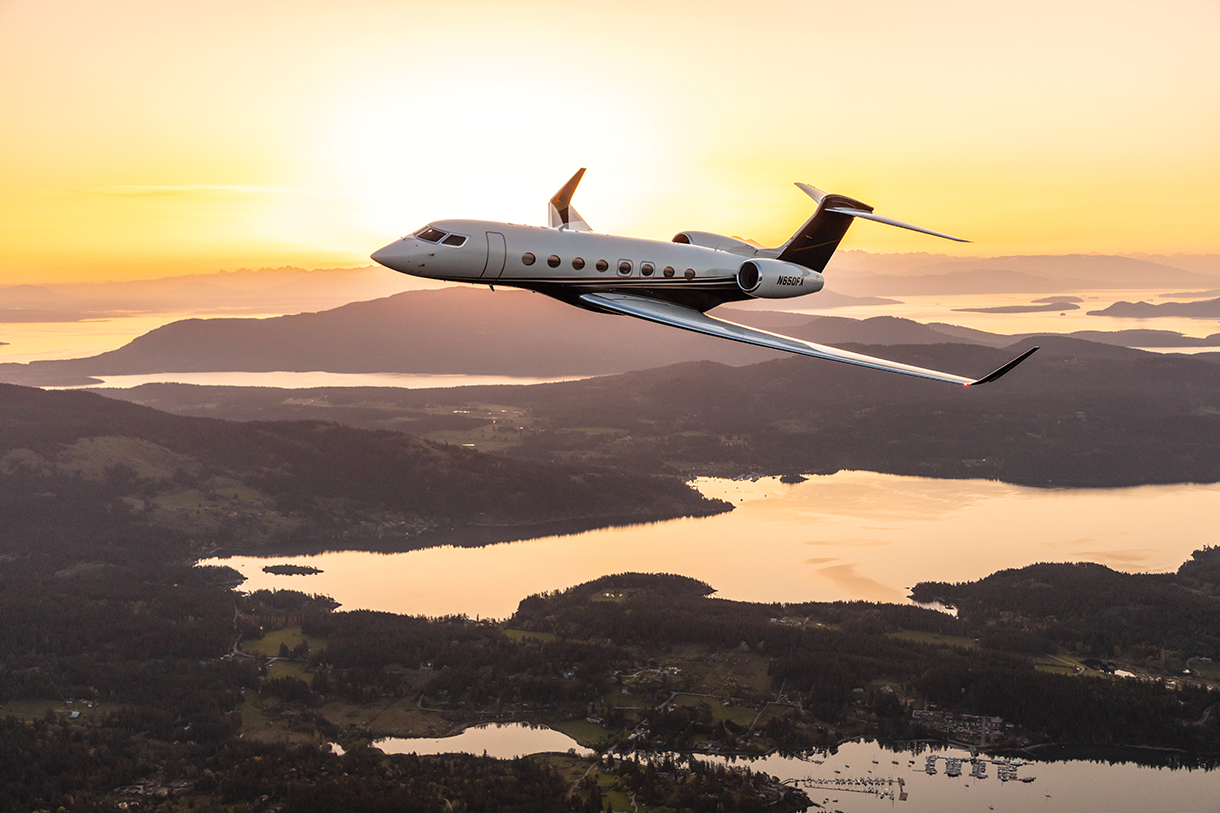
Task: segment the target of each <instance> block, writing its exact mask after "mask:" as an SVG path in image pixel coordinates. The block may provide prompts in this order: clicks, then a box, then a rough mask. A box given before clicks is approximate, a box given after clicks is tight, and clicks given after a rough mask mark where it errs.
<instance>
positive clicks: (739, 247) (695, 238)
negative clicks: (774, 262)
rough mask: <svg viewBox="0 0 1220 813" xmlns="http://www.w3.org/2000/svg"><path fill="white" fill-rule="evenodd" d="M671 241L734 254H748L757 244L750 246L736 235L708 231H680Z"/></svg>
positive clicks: (752, 251)
mask: <svg viewBox="0 0 1220 813" xmlns="http://www.w3.org/2000/svg"><path fill="white" fill-rule="evenodd" d="M670 242H671V243H683V244H686V245H690V246H702V247H703V248H715V249H719V250H720V251H731V252H733V253H734V254H746V255H750V254H753V253H754V249H755V248H757V246H752V245H750V244H749V243H747V242H746V241H745V240H742V239H740V238H738V237H725V236H724V235H723V234H715V233H713V232H710V231H680V232H678V233H677V234H675V235H674V239H672V240H670Z"/></svg>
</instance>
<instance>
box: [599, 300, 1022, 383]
mask: <svg viewBox="0 0 1220 813" xmlns="http://www.w3.org/2000/svg"><path fill="white" fill-rule="evenodd" d="M580 299H581V301H582V302H584V303H585V304H586V305H588V306H591V307H593V308H595V309H598V310H603V311H609V312H610V313H618V314H622V315H624V316H634V317H636V318H637V319H645V320H647V321H649V322H656V323H658V324H662V325H668V326H670V327H677V328H682V329H683V330H693V331H694V332H695V333H703V334H706V335H708V336H718V337H720V338H722V339H732V340H733V341H736V342H745V343H746V344H756V345H758V346H759V347H768V348H770V349H772V350H783V351H785V352H788V353H798V354H800V355H802V356H812V357H814V358H819V359H827V360H829V361H840V362H843V363H844V364H855V365H857V366H859V367H870V368H872V369H874V370H885V371H887V372H891V373H901V374H902V375H911V376H916V377H917V378H928V379H931V380H932V381H945V382H947V383H950V384H962V385H965V386H967V387H971V386H975V385H977V384H987V383H989V382H991V381H995V380H996V379H997V378H999V377H1000V376H1002V375H1004V374H1005V373H1007V372H1008V371H1009V370H1011V369H1012V368H1013V367H1016V366H1017V365H1018V364H1020V363H1021V362H1023V361H1025V359H1027V358H1029V357H1030V356H1031V355H1032V354H1033V352H1034V351H1035V350H1037V349H1038V348H1037V347H1032V348H1030V349H1029V350H1026V351H1025V352H1024V353H1022V354H1021V355H1020V356H1018V357H1017V358H1015V359H1013V360H1012V361H1010V362H1008V363H1007V364H1005V365H1004V366H1003V367H1000V368H999V369H998V370H996V371H995V372H993V373H991V374H990V375H985V376H983V377H982V378H978V379H973V378H965V377H963V376H960V375H952V374H950V373H942V372H938V371H936V370H927V369H924V368H923V367H915V366H913V365H910V364H902V363H900V362H897V361H886V360H885V359H879V358H874V357H873V356H865V355H863V354H861V353H852V352H851V351H849V350H840V349H838V348H836V347H827V346H826V345H821V344H814V343H813V342H806V341H802V340H801V339H794V338H792V337H791V336H782V335H780V334H778V333H768V332H767V331H765V330H758V329H757V328H752V327H746V326H745V325H739V324H736V323H734V322H726V321H724V320H723V319H715V318H713V317H711V316H708V315H707V314H705V313H700V312H699V311H697V310H695V309H694V308H688V307H686V306H684V305H675V304H674V303H672V302H665V301H663V300H659V299H651V298H649V297H644V296H635V295H632V294H614V293H604V294H584V295H583V296H581V297H580Z"/></svg>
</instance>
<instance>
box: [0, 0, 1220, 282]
mask: <svg viewBox="0 0 1220 813" xmlns="http://www.w3.org/2000/svg"><path fill="white" fill-rule="evenodd" d="M1217 42H1220V3H1217V2H1216V1H1215V0H1199V1H1197V2H1190V1H1187V0H1183V1H1182V2H1177V1H1176V0H1167V1H1166V2H1161V3H1157V4H1152V3H1147V2H1114V1H1113V0H1111V1H1110V2H1095V3H1094V2H1087V3H1086V2H1062V0H1060V1H1059V2H1041V0H1037V1H1035V2H1025V3H1021V4H1015V5H1014V6H1013V7H1008V6H1006V7H1003V8H1001V7H1000V6H998V5H997V4H985V3H977V2H943V1H938V2H925V3H910V2H904V1H899V0H895V1H894V2H888V1H887V2H853V3H841V2H812V1H811V0H799V1H797V2H757V3H752V4H749V5H748V6H747V5H743V4H741V3H727V2H722V3H718V2H708V1H707V0H701V2H698V3H696V2H684V3H656V2H615V3H612V4H605V5H604V6H598V5H595V4H574V3H530V2H513V3H503V2H467V3H463V2H449V3H411V2H402V1H401V0H393V1H392V0H384V2H381V1H376V0H352V2H347V3H343V4H338V3H333V2H314V1H313V0H292V2H288V1H287V0H282V1H281V0H263V2H252V1H251V0H243V2H230V1H229V0H208V2H196V1H195V0H175V2H171V3H167V2H161V1H160V0H145V1H143V2H137V1H136V0H108V1H107V2H105V3H99V2H93V1H92V0H0V76H3V77H4V80H3V82H0V110H3V111H4V112H3V115H2V116H0V285H2V284H14V283H26V282H65V281H76V280H85V279H122V278H141V277H153V276H162V275H165V274H172V273H191V272H206V271H213V270H219V269H221V268H229V269H231V268H236V267H240V266H247V267H252V266H261V265H272V266H279V265H286V264H295V265H302V266H306V267H313V266H335V265H351V264H364V263H366V262H367V261H368V260H367V257H368V254H369V253H370V252H371V251H372V250H374V249H375V248H377V247H379V246H381V245H382V244H384V243H386V242H388V241H389V240H391V239H393V238H395V237H397V236H399V235H400V234H402V233H405V232H406V231H409V230H411V229H413V228H415V227H417V226H419V225H422V224H423V223H424V222H426V221H427V220H429V219H433V218H441V217H453V216H468V217H485V218H488V219H496V220H512V221H516V222H532V223H544V222H545V201H546V199H547V198H548V197H549V196H550V195H551V193H552V192H554V191H555V189H557V188H558V187H559V186H560V185H561V184H562V183H563V182H564V181H565V180H566V179H567V178H568V176H569V175H571V173H572V172H573V171H574V170H575V169H577V168H578V167H581V166H586V167H588V168H589V173H588V175H587V176H586V177H585V180H584V184H583V186H582V188H581V190H580V192H579V194H578V197H577V199H576V204H577V207H578V208H579V210H580V212H581V214H582V215H584V216H585V218H586V219H587V220H588V221H589V222H590V223H591V224H592V225H593V227H594V228H595V229H597V230H599V231H608V232H614V233H624V234H639V235H643V236H650V237H658V238H662V239H668V238H669V237H670V236H671V235H672V234H673V233H674V232H676V231H678V230H681V229H686V228H696V229H703V230H709V231H719V232H725V233H730V234H741V235H744V236H747V237H753V238H755V239H758V240H760V241H762V242H764V243H768V244H774V243H777V242H780V241H782V240H784V239H786V238H787V237H788V235H789V234H790V233H791V232H792V231H793V230H794V229H795V228H796V227H797V226H798V225H799V224H800V222H801V221H802V220H803V219H804V218H805V217H806V216H807V215H808V214H809V212H810V201H809V200H808V199H807V198H805V197H804V196H803V195H802V194H801V193H800V192H798V191H797V190H796V189H794V188H793V187H792V186H791V182H792V181H795V180H803V181H807V182H809V183H812V184H815V185H817V186H820V187H822V188H825V189H829V190H832V191H837V192H843V193H846V194H849V195H852V196H855V197H858V198H860V199H862V200H864V201H866V202H868V203H870V204H872V205H874V206H875V207H876V208H877V210H878V211H879V212H880V213H883V214H888V215H891V216H894V217H898V218H901V219H904V220H908V221H912V222H915V223H919V224H921V225H926V226H928V227H930V228H934V229H940V230H943V231H947V232H950V233H954V234H960V235H962V236H965V237H968V238H970V239H972V240H974V241H975V242H974V243H973V244H972V245H969V246H964V247H960V246H956V245H955V244H950V243H948V242H945V241H938V240H935V239H933V238H929V237H925V236H921V235H917V234H912V233H908V232H903V231H900V230H897V229H889V228H886V227H884V226H879V225H875V224H868V223H861V224H858V225H857V226H856V227H855V228H854V229H853V230H852V232H851V234H850V235H849V237H848V240H847V242H846V243H845V245H846V246H847V247H850V248H863V249H868V250H872V251H932V252H945V253H954V252H956V253H969V254H984V255H998V254H1009V253H1061V252H1103V253H1130V252H1150V253H1174V252H1188V253H1209V252H1220V228H1217V225H1216V224H1217V223H1220V149H1218V148H1217V147H1216V143H1217V134H1218V133H1220V56H1217V53H1218V50H1217V48H1216V43H1217Z"/></svg>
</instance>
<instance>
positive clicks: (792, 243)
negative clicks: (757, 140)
mask: <svg viewBox="0 0 1220 813" xmlns="http://www.w3.org/2000/svg"><path fill="white" fill-rule="evenodd" d="M797 186H798V187H800V189H801V191H802V192H804V193H805V194H806V195H808V196H809V197H811V198H813V199H814V200H816V201H817V202H818V210H817V211H816V212H814V213H813V217H811V218H809V219H808V220H807V221H805V225H804V226H801V228H800V231H798V232H797V233H796V234H794V235H792V239H791V240H789V241H788V242H787V243H785V244H784V245H783V247H782V249H781V251H780V253H779V256H778V257H777V259H780V260H783V261H784V262H789V263H796V264H797V265H803V266H805V267H806V268H809V269H812V270H814V271H817V272H818V273H819V274H820V273H822V271H823V270H824V269H825V268H826V263H828V262H830V258H831V255H833V254H834V253H835V249H837V248H838V247H839V242H840V241H841V240H842V239H843V235H845V234H847V229H848V227H849V226H851V222H852V220H853V219H854V217H855V216H854V215H850V214H845V213H843V212H837V211H835V209H836V208H838V209H847V210H850V211H856V212H872V211H873V207H872V206H869V205H868V204H867V203H861V202H860V201H858V200H854V199H852V198H849V197H847V196H846V195H831V194H828V193H826V192H823V191H822V190H820V189H815V188H814V187H812V186H808V185H807V184H800V183H798V184H797Z"/></svg>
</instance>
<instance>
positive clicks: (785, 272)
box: [737, 259, 825, 299]
mask: <svg viewBox="0 0 1220 813" xmlns="http://www.w3.org/2000/svg"><path fill="white" fill-rule="evenodd" d="M823 284H825V280H824V279H823V278H822V275H821V274H819V273H818V272H817V271H813V270H811V269H809V268H805V267H804V266H802V265H796V264H795V263H786V262H784V261H783V260H768V259H761V260H750V261H749V262H744V263H742V264H741V268H739V269H738V270H737V287H739V288H741V290H742V291H744V292H745V293H747V294H749V295H750V296H752V297H754V298H756V299H789V298H790V297H794V296H804V295H805V294H816V293H817V292H818V291H820V290H822V285H823Z"/></svg>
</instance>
